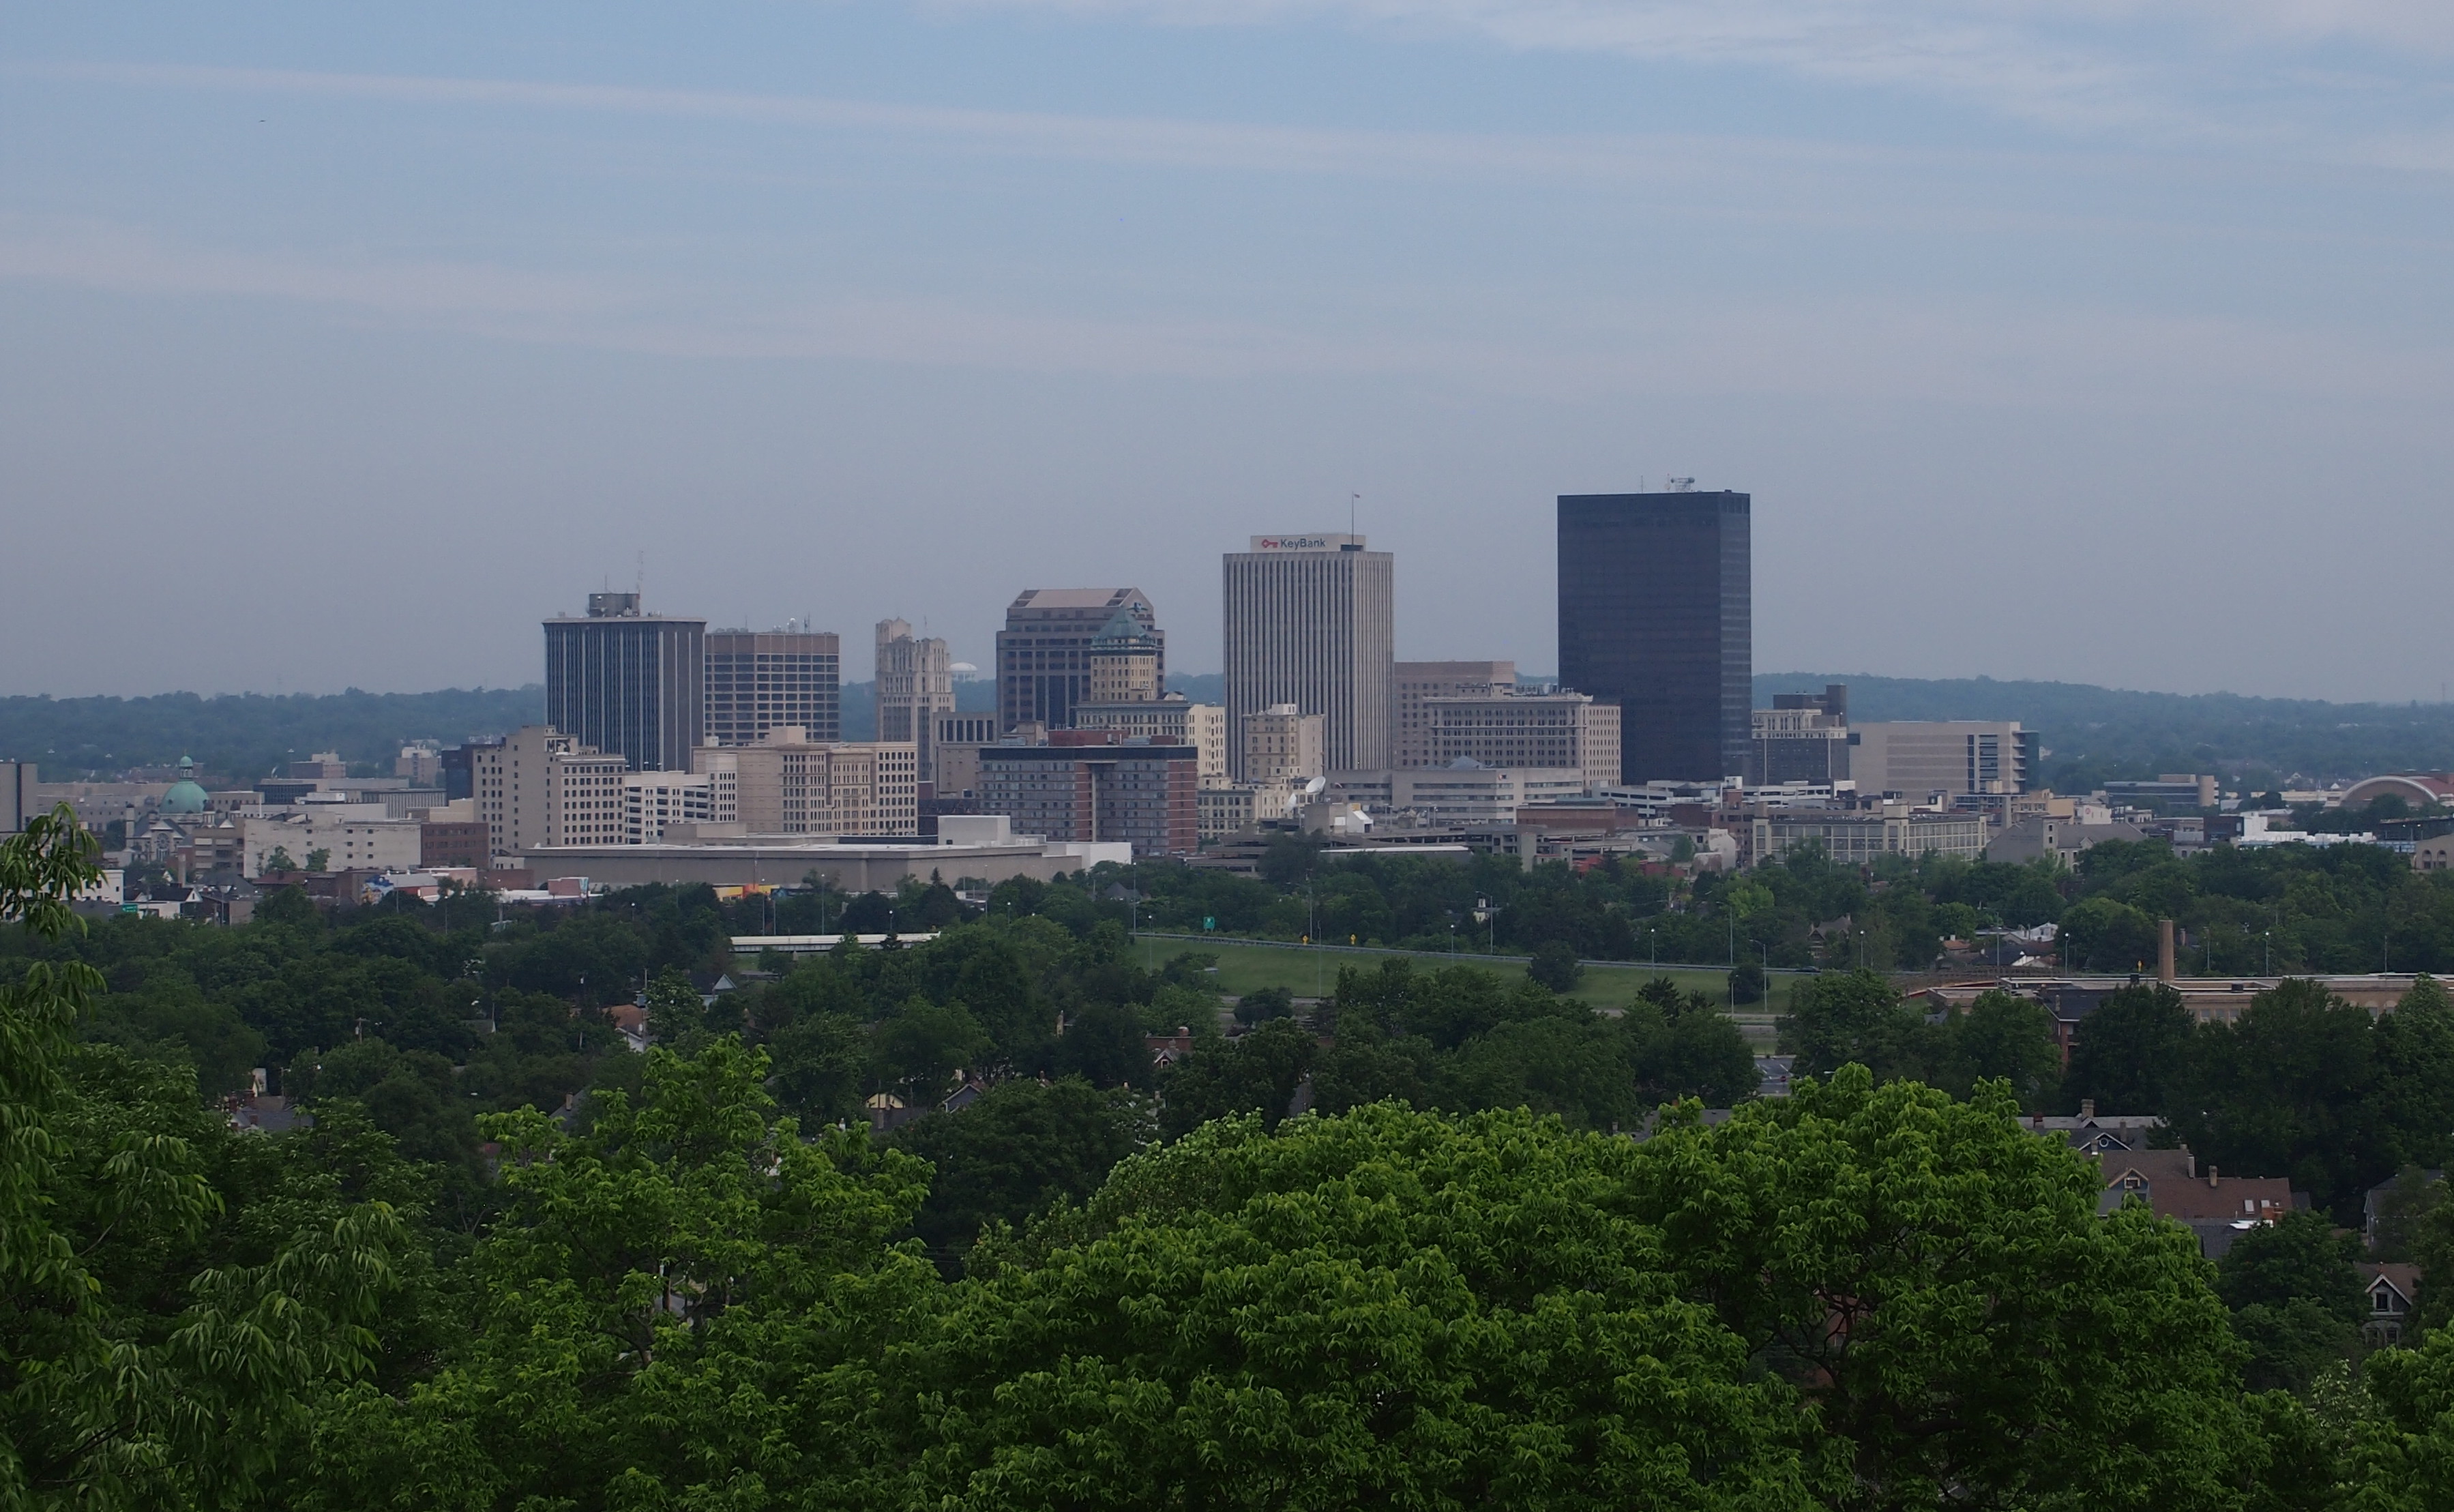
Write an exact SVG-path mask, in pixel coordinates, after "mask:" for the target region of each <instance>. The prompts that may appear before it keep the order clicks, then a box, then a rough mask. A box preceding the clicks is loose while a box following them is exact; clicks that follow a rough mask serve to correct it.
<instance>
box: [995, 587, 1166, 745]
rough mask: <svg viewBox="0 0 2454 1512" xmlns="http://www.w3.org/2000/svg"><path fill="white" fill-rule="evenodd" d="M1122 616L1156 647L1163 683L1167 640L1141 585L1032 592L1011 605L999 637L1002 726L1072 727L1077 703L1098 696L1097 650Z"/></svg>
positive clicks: (1010, 731)
mask: <svg viewBox="0 0 2454 1512" xmlns="http://www.w3.org/2000/svg"><path fill="white" fill-rule="evenodd" d="M1119 613H1121V614H1123V615H1126V616H1127V617H1128V618H1129V619H1131V620H1132V621H1133V622H1134V623H1135V624H1136V625H1139V626H1140V627H1141V630H1142V632H1143V634H1144V635H1148V636H1149V637H1150V639H1151V642H1152V644H1153V646H1154V647H1155V657H1154V673H1155V677H1156V680H1157V683H1158V684H1159V685H1162V686H1163V685H1164V684H1165V681H1166V678H1167V635H1166V633H1165V632H1163V631H1161V630H1160V629H1159V628H1158V611H1157V609H1155V608H1153V607H1152V605H1151V601H1150V598H1149V596H1148V595H1145V594H1143V593H1142V591H1141V590H1140V589H1138V588H1031V589H1026V590H1024V591H1023V592H1022V593H1021V594H1020V595H1017V596H1016V599H1015V601H1014V602H1013V603H1011V604H1008V605H1007V606H1006V611H1005V628H1004V629H1003V630H1000V631H998V632H997V637H996V666H997V728H998V730H999V731H1001V732H1002V733H1004V734H1007V735H1012V734H1013V733H1014V731H1015V729H1016V726H1019V725H1024V724H1042V725H1046V726H1047V727H1048V728H1049V729H1051V730H1064V729H1070V728H1071V727H1072V726H1073V723H1074V706H1075V705H1076V704H1078V703H1088V702H1091V701H1092V697H1091V645H1092V642H1094V641H1096V640H1097V639H1098V638H1099V636H1100V635H1103V634H1105V633H1106V632H1107V630H1108V627H1109V626H1110V625H1111V624H1112V623H1114V621H1115V620H1116V615H1118V614H1119Z"/></svg>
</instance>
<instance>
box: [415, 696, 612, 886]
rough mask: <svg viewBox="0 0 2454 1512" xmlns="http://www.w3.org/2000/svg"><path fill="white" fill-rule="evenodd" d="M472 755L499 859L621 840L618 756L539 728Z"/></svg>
mask: <svg viewBox="0 0 2454 1512" xmlns="http://www.w3.org/2000/svg"><path fill="white" fill-rule="evenodd" d="M469 753H470V765H471V778H472V784H473V787H474V788H475V792H474V793H473V796H472V799H471V801H472V804H473V809H474V812H475V816H476V818H477V819H479V820H481V821H483V822H484V824H485V825H486V834H487V838H488V843H489V844H490V845H491V847H492V848H493V854H494V855H496V856H505V857H507V856H513V855H515V854H517V853H518V852H520V851H523V850H526V849H528V848H529V847H531V846H535V845H618V844H620V843H621V839H622V774H623V773H624V772H626V771H628V770H629V769H630V764H629V763H628V762H627V761H625V760H624V759H623V758H622V757H621V756H617V755H615V754H614V753H611V752H600V751H597V750H594V749H593V748H591V747H589V746H586V745H583V744H582V743H580V741H579V740H578V738H577V737H575V736H570V735H566V734H564V733H563V732H562V731H559V730H556V729H554V728H553V726H552V725H538V724H533V725H524V726H522V727H521V728H519V729H518V730H515V731H513V733H512V734H511V735H510V736H506V737H505V738H504V739H503V741H502V743H500V744H499V745H491V746H473V747H470V748H469ZM406 864H408V865H412V866H414V865H416V864H417V863H416V862H415V861H413V860H412V861H410V862H408V863H406Z"/></svg>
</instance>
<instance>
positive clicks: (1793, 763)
mask: <svg viewBox="0 0 2454 1512" xmlns="http://www.w3.org/2000/svg"><path fill="white" fill-rule="evenodd" d="M1748 719H1749V736H1750V741H1749V751H1748V756H1747V770H1746V779H1747V786H1749V787H1751V788H1752V787H1767V786H1777V785H1779V784H1780V783H1784V782H1816V783H1832V782H1839V781H1842V780H1845V779H1846V778H1847V777H1848V776H1849V688H1848V685H1847V684H1846V683H1839V682H1835V683H1828V684H1826V685H1825V687H1824V689H1823V691H1822V692H1821V693H1777V694H1774V695H1773V696H1772V707H1771V708H1769V709H1758V710H1756V711H1755V712H1754V713H1753V714H1752V715H1750V716H1748Z"/></svg>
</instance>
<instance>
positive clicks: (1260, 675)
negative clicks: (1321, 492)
mask: <svg viewBox="0 0 2454 1512" xmlns="http://www.w3.org/2000/svg"><path fill="white" fill-rule="evenodd" d="M1396 560H1397V558H1395V557H1394V556H1392V555H1390V554H1389V553H1387V552H1374V551H1366V550H1364V540H1363V537H1362V536H1360V535H1256V536H1254V537H1253V544H1252V549H1251V550H1250V551H1242V552H1230V553H1228V554H1227V555H1226V557H1225V559H1224V564H1223V565H1224V570H1225V595H1224V598H1225V604H1226V625H1225V630H1226V646H1225V654H1226V664H1227V750H1228V753H1229V755H1230V756H1231V757H1233V759H1235V760H1236V761H1237V773H1236V775H1237V778H1238V779H1239V780H1240V779H1241V778H1242V776H1243V768H1242V764H1241V763H1242V761H1243V745H1244V720H1245V718H1246V717H1247V716H1252V715H1257V714H1260V713H1261V712H1263V711H1264V710H1267V709H1268V708H1269V707H1270V706H1271V705H1273V704H1282V703H1291V704H1294V705H1295V706H1296V708H1297V710H1298V711H1300V712H1301V713H1304V714H1317V715H1319V716H1321V721H1322V758H1323V762H1324V764H1325V765H1326V766H1327V767H1328V769H1329V770H1330V771H1331V772H1376V771H1383V770H1386V769H1387V768H1388V765H1389V759H1390V755H1391V738H1390V736H1391V730H1390V726H1391V722H1392V720H1393V718H1394V714H1395V700H1396V683H1395V668H1396V665H1397V659H1396V636H1395V632H1394V629H1393V626H1392V622H1391V621H1392V615H1393V606H1394V602H1395V598H1396V595H1395V590H1394V586H1393V584H1394V580H1395V575H1396V571H1395V563H1396Z"/></svg>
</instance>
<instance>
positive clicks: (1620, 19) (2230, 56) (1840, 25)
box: [935, 0, 2454, 142]
mask: <svg viewBox="0 0 2454 1512" xmlns="http://www.w3.org/2000/svg"><path fill="white" fill-rule="evenodd" d="M935 8H936V9H940V10H948V11H956V12H959V11H962V10H1054V11H1057V12H1060V13H1064V14H1068V15H1074V16H1116V17H1129V18H1133V19H1137V20H1142V21H1147V22H1153V23H1157V24H1161V25H1183V26H1249V25H1260V24H1266V23H1279V22H1286V21H1293V20H1317V19H1328V20H1333V21H1337V20H1342V21H1347V22H1350V23H1354V24H1358V25H1362V26H1367V27H1372V28H1377V29H1385V30H1398V31H1399V32H1413V33H1422V34H1446V35H1469V36H1480V37H1484V38H1488V39H1490V40H1493V41H1497V42H1499V43H1500V44H1502V45H1504V46H1507V47H1510V48H1515V49H1519V50H1528V51H1553V52H1573V53H1599V54H1604V55H1609V56H1617V57H1623V58H1629V59H1633V60H1639V61H1645V62H1666V63H1679V64H1692V65H1700V66H1710V67H1720V66H1739V67H1745V68H1756V69H1766V70H1771V71H1778V72H1784V73H1789V74H1792V75H1795V76H1799V77H1802V78H1808V79H1814V80H1819V81H1824V82H1829V83H1835V84H1841V85H1851V86H1860V87H1872V88H1880V89H1887V90H1895V91H1915V92H1920V93H1924V94H1929V95H1939V96H1943V97H1948V98H1951V99H1955V100H1959V101H1961V102H1965V103H1971V104H1975V105H1977V106H1980V107H1981V108H1982V109H1984V110H1987V111H1992V112H1994V113H1997V114H2001V115H2005V116H2009V117H2012V118H2016V119H2022V120H2026V121H2030V122H2033V123H2039V124H2042V125H2046V126H2049V127H2052V128H2056V129H2060V130H2064V131H2080V132H2089V133H2093V132H2103V131H2124V130H2127V131H2136V130H2140V129H2147V130H2152V131H2159V132H2161V133H2165V134H2169V135H2174V136H2178V137H2182V138H2186V139H2191V140H2209V141H2215V140H2230V141H2251V142H2275V141H2283V140H2289V139H2291V138H2293V137H2295V136H2298V135H2302V134H2305V133H2308V132H2310V131H2315V130H2316V129H2317V127H2318V122H2317V121H2316V120H2315V119H2314V117H2315V116H2317V115H2319V114H2323V109H2324V107H2325V103H2326V102H2324V101H2312V100H2294V101H2292V102H2291V104H2292V106H2293V109H2288V110H2284V111H2281V113H2279V111H2278V107H2277V104H2276V96H2277V94H2278V92H2279V91H2277V89H2276V87H2275V83H2274V80H2273V78H2272V76H2271V72H2270V70H2271V66H2272V64H2273V62H2274V61H2275V54H2276V53H2277V52H2278V51H2279V50H2282V51H2286V52H2291V51H2300V50H2307V49H2309V48H2312V47H2315V46H2319V45H2327V44H2349V45H2351V46H2352V47H2355V48H2367V49H2370V50H2373V52H2374V53H2375V54H2376V56H2375V57H2374V59H2373V67H2372V68H2371V69H2370V70H2369V71H2367V73H2366V74H2363V75H2358V76H2357V77H2359V78H2360V80H2361V82H2362V84H2363V85H2366V84H2371V83H2374V82H2376V80H2378V79H2381V78H2387V77H2392V76H2394V75H2396V74H2397V73H2399V72H2400V71H2403V70H2404V69H2406V68H2407V67H2408V65H2409V58H2408V56H2407V54H2409V53H2410V52H2412V51H2414V50H2421V51H2426V52H2433V53H2436V54H2439V55H2441V56H2442V55H2444V54H2445V53H2448V52H2454V8H2447V7H2445V6H2444V5H2442V4H2419V3H2405V0H2239V3H2235V0H2099V3H2088V0H1994V3H1990V4H1987V3H1976V4H1971V3H1968V0H936V5H935ZM2286 92H2287V93H2288V91H2286ZM2241 96H2253V97H2255V98H2256V99H2257V100H2258V102H2259V103H2258V105H2257V106H2256V107H2254V108H2248V107H2244V106H2243V104H2242V103H2241V102H2240V98H2239V97H2241Z"/></svg>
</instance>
